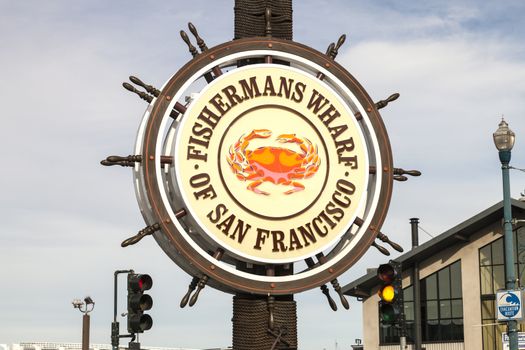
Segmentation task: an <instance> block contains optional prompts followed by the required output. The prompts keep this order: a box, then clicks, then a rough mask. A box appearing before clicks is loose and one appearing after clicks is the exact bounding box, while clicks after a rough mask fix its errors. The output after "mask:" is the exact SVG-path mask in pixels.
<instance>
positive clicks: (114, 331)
mask: <svg viewBox="0 0 525 350" xmlns="http://www.w3.org/2000/svg"><path fill="white" fill-rule="evenodd" d="M121 273H133V270H117V271H115V273H114V279H113V322H112V323H111V348H112V349H113V350H118V347H119V338H120V334H119V333H120V327H119V323H118V322H117V295H118V294H117V282H118V279H117V277H118V275H119V274H121Z"/></svg>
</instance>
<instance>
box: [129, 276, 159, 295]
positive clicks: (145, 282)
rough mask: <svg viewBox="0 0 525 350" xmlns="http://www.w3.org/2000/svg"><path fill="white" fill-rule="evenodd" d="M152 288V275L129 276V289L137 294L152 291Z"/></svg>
mask: <svg viewBox="0 0 525 350" xmlns="http://www.w3.org/2000/svg"><path fill="white" fill-rule="evenodd" d="M152 286H153V280H152V279H151V277H150V275H139V274H135V275H129V280H128V287H129V288H130V289H131V290H133V291H135V292H138V291H145V290H148V289H151V287H152Z"/></svg>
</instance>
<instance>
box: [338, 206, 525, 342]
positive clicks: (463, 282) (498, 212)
mask: <svg viewBox="0 0 525 350" xmlns="http://www.w3.org/2000/svg"><path fill="white" fill-rule="evenodd" d="M512 215H513V216H512V217H513V218H514V219H517V222H515V223H514V225H513V234H514V242H515V262H516V278H517V279H518V281H519V283H518V285H519V286H525V220H524V219H525V202H524V201H517V200H512ZM502 219H503V203H502V202H500V203H497V204H495V205H493V206H492V207H490V208H488V209H486V210H484V211H483V212H481V213H479V214H478V215H476V216H474V217H472V218H470V219H468V220H466V221H465V222H463V223H461V224H459V225H457V226H455V227H453V228H451V229H450V230H448V231H446V232H444V233H442V234H440V235H439V236H437V237H435V238H433V239H431V240H430V241H428V242H425V243H424V244H422V245H420V246H418V247H413V249H412V250H410V251H409V252H407V253H405V254H403V255H401V256H399V257H398V258H396V259H394V260H395V261H397V262H400V263H401V264H402V270H403V273H402V276H403V296H404V311H405V315H406V320H407V321H406V324H407V343H408V344H409V345H408V349H413V348H414V346H413V343H414V334H415V333H414V332H415V323H414V311H415V310H414V309H415V308H414V304H415V303H414V286H413V281H414V279H413V277H412V275H413V272H414V269H416V271H417V270H419V281H420V283H419V285H420V300H421V308H420V312H421V336H422V344H423V348H426V349H427V350H438V349H439V350H441V349H447V350H456V349H466V350H481V349H483V350H497V349H503V344H502V333H503V332H505V331H506V326H505V324H499V323H498V322H497V320H496V316H495V293H496V291H497V290H499V289H504V288H505V269H504V240H503V227H502ZM521 220H523V221H521ZM380 282H381V281H379V279H378V278H377V276H376V269H371V270H369V272H368V273H367V274H366V275H365V276H362V277H361V278H359V279H357V280H355V281H353V282H351V283H350V284H348V285H346V286H345V287H344V288H343V291H344V293H345V294H347V295H350V296H354V297H357V298H358V299H359V300H361V301H362V302H363V332H364V334H363V344H364V349H381V350H389V349H399V336H398V330H397V328H396V327H393V326H391V325H385V324H382V322H381V321H380V319H379V309H378V303H379V297H378V296H377V295H376V294H377V291H378V289H379V287H380ZM519 328H520V331H525V325H524V324H520V325H519Z"/></svg>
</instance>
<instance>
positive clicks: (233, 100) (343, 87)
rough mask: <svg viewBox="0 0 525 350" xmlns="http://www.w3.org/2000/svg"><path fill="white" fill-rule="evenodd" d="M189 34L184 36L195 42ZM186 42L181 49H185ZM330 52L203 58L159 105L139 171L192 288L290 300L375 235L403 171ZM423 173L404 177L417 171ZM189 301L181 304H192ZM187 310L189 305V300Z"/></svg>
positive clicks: (262, 50)
mask: <svg viewBox="0 0 525 350" xmlns="http://www.w3.org/2000/svg"><path fill="white" fill-rule="evenodd" d="M186 39H187V37H186ZM186 39H185V40H186ZM343 39H344V37H342V38H341V39H340V40H339V42H338V44H337V45H335V46H334V45H333V44H332V45H331V46H330V47H329V50H328V52H327V54H323V53H320V52H318V51H316V50H314V49H312V48H309V47H307V46H304V45H301V44H297V43H295V42H293V41H288V40H279V39H273V38H270V37H268V38H247V39H240V40H235V41H232V42H227V43H224V44H222V45H219V46H216V47H214V48H211V49H207V48H206V47H205V45H204V50H203V52H202V53H201V54H196V52H195V51H194V50H195V49H194V48H193V47H190V51H192V50H193V51H192V52H193V53H194V54H195V57H194V59H193V60H191V61H190V62H188V63H187V64H186V65H185V66H183V67H182V68H181V69H180V70H179V71H178V72H177V73H176V74H175V75H173V76H172V77H171V78H169V79H168V81H167V82H166V84H165V85H164V86H163V88H162V89H161V90H157V89H155V88H153V87H152V86H150V85H146V84H144V83H143V82H142V81H140V80H139V79H137V78H135V77H132V78H131V80H132V81H133V82H134V83H136V84H138V85H140V86H142V87H143V88H145V89H146V91H147V92H148V93H149V94H147V93H145V92H139V91H138V90H136V89H135V88H134V87H132V86H131V85H129V84H125V87H126V88H127V89H129V90H132V91H134V92H137V93H138V94H139V95H140V96H141V97H142V98H144V99H146V100H148V101H149V102H150V104H149V106H148V108H147V110H146V113H145V114H144V117H143V120H142V123H141V125H140V127H139V132H138V137H137V142H136V146H135V155H133V156H129V157H108V158H107V159H106V160H105V161H104V163H105V164H106V165H112V164H120V165H132V166H133V167H134V168H133V169H134V176H135V181H134V183H135V187H136V193H137V198H138V201H139V205H140V207H141V211H142V214H143V216H144V219H145V220H146V222H147V224H148V227H146V228H145V229H144V230H142V231H140V232H139V234H138V235H136V236H134V237H131V238H130V239H128V240H126V241H124V242H123V246H127V245H129V244H133V243H136V242H138V241H139V240H140V239H141V238H142V237H144V236H146V235H148V234H153V236H154V237H155V239H156V240H157V242H158V244H159V245H160V246H161V247H162V249H163V250H164V252H165V253H166V254H168V255H169V256H170V257H171V258H172V259H173V260H174V261H175V262H176V263H177V264H178V265H179V266H180V267H182V268H183V269H184V270H185V271H186V272H188V273H189V274H191V275H192V276H193V277H194V279H193V282H192V284H190V292H191V291H192V290H193V289H195V288H197V291H196V292H195V294H194V297H193V298H192V299H194V300H193V302H194V301H195V300H196V295H198V293H199V292H200V290H201V289H202V288H203V287H204V285H206V284H208V285H211V286H212V287H215V288H218V289H220V290H223V291H227V292H238V291H242V292H248V293H254V294H263V295H268V294H270V295H279V294H290V293H296V292H301V291H304V290H308V289H311V288H314V287H319V286H323V292H324V291H325V289H326V287H324V284H325V283H326V282H329V281H331V282H332V284H333V285H334V286H335V287H336V290H337V291H338V292H340V286H339V284H338V282H337V279H336V278H337V277H338V276H339V275H340V274H342V273H343V272H345V271H346V270H348V269H349V268H350V267H351V266H352V265H353V264H354V263H355V262H356V261H357V260H358V259H359V258H360V257H361V256H362V255H363V254H364V253H365V252H366V251H367V249H368V248H369V247H370V246H371V245H374V246H376V247H378V248H379V249H380V250H381V251H383V252H386V249H385V248H384V247H383V246H380V245H378V244H376V243H375V240H376V239H380V240H382V241H383V242H386V243H388V244H390V245H391V246H393V247H394V248H395V249H398V250H399V249H401V248H400V247H399V246H398V245H396V244H395V243H393V242H390V240H389V239H388V238H387V237H386V236H385V235H383V234H382V233H380V232H379V229H380V227H381V225H382V223H383V221H384V219H385V216H386V213H387V210H388V205H389V201H390V196H391V191H392V183H393V179H394V178H396V177H397V178H398V179H400V180H403V179H406V178H405V177H404V176H403V174H406V172H405V171H404V170H402V169H394V168H393V166H392V155H391V150H390V144H389V140H388V136H387V133H386V130H385V127H384V125H383V122H382V120H381V117H380V115H379V112H378V108H381V107H384V106H386V104H388V102H390V101H392V100H394V99H395V98H397V96H398V95H397V94H395V95H393V96H391V97H390V98H389V99H387V100H384V101H379V102H378V103H374V102H373V101H372V100H371V99H370V97H369V96H368V94H367V93H366V91H365V90H364V89H363V87H362V86H361V85H360V84H359V83H358V82H357V81H356V80H355V79H354V78H353V77H352V76H351V75H350V74H349V73H348V72H347V71H346V70H345V69H344V68H343V67H342V66H340V65H339V64H337V63H336V62H335V61H334V57H335V54H336V52H337V48H338V47H339V46H340V45H341V44H342V42H343ZM416 173H417V172H409V173H408V174H411V175H417V174H416ZM188 296H189V294H188V295H187V296H186V297H185V298H184V299H183V302H182V304H185V303H186V302H187V301H188ZM190 304H191V302H190Z"/></svg>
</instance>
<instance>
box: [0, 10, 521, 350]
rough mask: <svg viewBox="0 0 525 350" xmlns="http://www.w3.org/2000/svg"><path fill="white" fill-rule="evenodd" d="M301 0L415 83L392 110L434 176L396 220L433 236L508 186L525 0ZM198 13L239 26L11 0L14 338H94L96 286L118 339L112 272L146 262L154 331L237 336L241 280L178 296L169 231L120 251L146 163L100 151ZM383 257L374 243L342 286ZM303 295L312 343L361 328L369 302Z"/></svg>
mask: <svg viewBox="0 0 525 350" xmlns="http://www.w3.org/2000/svg"><path fill="white" fill-rule="evenodd" d="M293 10H294V14H293V16H294V17H293V18H294V40H295V41H297V42H300V43H303V44H306V45H308V46H311V47H313V48H315V49H318V50H319V51H322V52H324V51H325V49H326V47H327V45H328V44H329V43H330V42H332V41H336V40H337V38H338V37H339V35H340V34H342V33H346V34H347V41H346V43H345V44H344V46H343V47H342V48H341V50H340V53H339V56H338V57H337V61H338V62H339V63H341V64H342V65H343V66H345V67H346V68H347V69H348V71H349V72H350V73H351V74H352V75H354V76H355V77H356V78H357V79H358V80H359V81H360V83H361V84H362V85H363V86H364V87H365V88H366V90H367V91H368V93H369V94H370V95H371V96H372V98H373V99H374V100H380V99H384V98H385V97H387V96H389V95H390V94H392V93H394V92H399V93H400V94H401V97H400V98H399V99H398V100H397V101H395V102H393V103H391V104H390V105H389V106H388V107H387V108H385V109H383V110H381V114H382V117H383V119H384V122H385V125H386V128H387V130H388V133H389V137H390V141H391V145H392V151H393V155H394V165H395V166H396V167H401V168H405V169H418V170H420V171H421V172H422V173H423V175H422V176H421V177H419V178H411V179H409V181H407V182H405V183H399V182H396V183H395V186H394V193H393V197H392V202H391V206H390V211H389V214H388V217H387V219H386V222H385V224H384V225H383V228H382V231H383V232H385V233H387V234H388V235H389V236H390V237H391V238H392V239H393V240H395V241H398V242H400V243H401V244H402V245H403V246H404V247H405V248H409V247H410V226H409V219H410V218H412V217H418V218H420V220H421V223H420V225H421V228H422V229H424V230H425V231H426V232H428V233H429V234H430V235H432V236H436V235H438V234H440V233H442V232H444V231H446V230H447V229H449V228H451V227H453V226H455V225H457V224H459V223H461V222H463V221H464V220H467V219H469V218H470V217H471V216H473V215H475V214H477V213H479V212H481V211H483V210H484V209H486V208H488V207H489V206H491V205H493V204H495V203H497V202H498V201H500V200H501V198H502V191H501V186H502V185H501V171H500V163H499V160H498V156H497V151H496V149H495V147H494V145H493V141H492V133H493V132H494V131H495V130H496V129H497V127H498V123H499V121H500V120H501V115H504V116H505V119H506V120H507V122H508V123H509V125H510V127H511V129H513V130H514V132H515V133H516V144H515V147H514V150H513V153H512V157H513V158H512V161H511V165H512V166H514V167H516V168H525V149H524V148H525V147H524V145H525V140H524V139H525V83H524V82H525V35H524V34H525V33H524V32H525V16H523V13H524V11H525V3H523V2H522V1H519V0H516V1H513V0H504V1H499V2H493V1H474V0H472V1H468V0H458V1H447V0H445V1H417V2H406V1H379V0H373V1H366V2H363V1H349V0H331V1H328V0H316V1H314V0H301V1H295V3H294V7H293ZM188 21H191V22H193V23H194V24H195V25H196V26H197V28H198V29H199V33H200V34H201V36H202V37H203V38H204V39H205V40H206V42H207V44H208V46H210V47H211V46H214V45H218V44H221V43H223V42H226V41H229V40H231V39H232V37H233V1H231V0H228V1H226V0H216V1H209V0H208V1H205V0H193V1H184V2H183V1H169V2H168V1H163V2H160V1H152V0H141V1H134V0H126V1H124V0H115V1H106V0H90V1H78V0H70V1H66V0H50V1H46V2H42V1H37V0H27V1H8V0H0V77H1V79H0V102H1V105H2V106H3V111H2V112H1V113H0V118H1V120H2V127H1V129H0V130H1V135H2V137H1V138H0V147H1V149H2V160H3V161H4V166H3V167H2V169H3V171H2V175H1V178H2V181H1V182H0V186H1V196H0V218H1V222H2V228H1V229H0V272H1V276H2V282H3V285H2V288H1V289H0V343H7V344H10V343H17V342H22V341H55V342H80V341H81V315H80V313H79V312H78V311H77V310H74V309H73V307H72V305H71V301H72V300H73V299H74V298H83V297H84V296H86V295H90V296H91V297H92V298H93V299H94V300H95V303H96V304H95V309H94V311H93V312H92V314H91V315H92V316H91V322H92V324H91V327H92V329H91V342H92V343H106V344H107V343H109V342H110V324H111V321H112V312H113V271H114V270H117V269H129V268H133V269H134V270H135V271H137V272H141V273H148V274H150V275H151V276H152V277H153V280H154V286H153V289H152V290H151V295H152V296H153V299H154V307H153V309H152V310H151V313H150V314H151V315H152V317H153V319H154V326H153V328H152V329H151V330H150V331H148V332H147V333H146V334H144V335H143V336H142V337H141V343H142V344H144V345H150V346H167V347H189V348H210V347H218V346H229V345H231V321H230V320H231V316H232V302H231V295H228V294H223V293H221V292H218V291H215V290H213V289H212V288H206V289H205V290H204V291H203V292H202V293H201V296H200V298H199V302H198V303H197V305H196V306H194V307H193V308H185V309H180V308H179V306H178V303H179V301H180V298H181V297H182V295H184V293H185V292H186V290H187V286H188V284H189V282H190V280H191V278H190V277H189V276H187V275H186V274H185V273H183V272H182V271H181V270H180V269H179V268H178V267H177V266H176V265H175V264H174V263H173V262H172V261H171V260H170V259H169V258H168V257H167V256H166V255H164V253H163V252H162V251H161V249H160V248H159V247H158V246H157V244H156V243H155V241H154V240H153V239H145V240H143V242H141V243H140V244H138V245H135V246H132V247H128V248H125V249H123V248H120V242H121V241H122V240H123V239H125V238H127V237H129V236H132V235H134V234H135V233H136V232H137V231H138V230H140V229H141V228H143V227H144V226H145V224H144V222H143V220H142V217H141V215H140V211H139V208H138V205H137V203H136V200H135V195H134V190H133V184H132V174H131V170H130V169H125V168H120V167H119V168H117V167H110V168H105V167H102V166H101V165H100V164H99V161H100V160H101V159H103V158H105V157H106V156H108V155H112V154H117V155H128V154H132V149H133V146H134V142H135V136H136V132H137V128H138V125H139V121H140V119H141V116H142V113H143V112H144V109H145V108H146V105H145V103H143V101H141V100H140V99H139V98H137V97H136V96H135V95H133V94H131V93H129V92H127V91H125V90H124V89H123V88H122V87H121V83H122V82H123V81H125V80H127V77H128V76H129V75H137V76H138V77H140V78H141V79H142V80H144V81H146V82H148V83H151V84H153V85H156V86H161V85H162V84H163V83H164V82H165V81H166V80H167V79H168V78H169V77H171V76H172V75H173V74H174V73H175V72H176V71H177V70H178V69H179V68H180V67H182V65H183V64H185V63H186V62H187V61H188V60H189V59H190V58H191V56H190V54H189V53H188V52H187V48H186V46H185V44H184V43H183V42H182V40H181V39H180V37H179V30H180V29H185V28H186V23H187V22H188ZM524 191H525V173H524V172H520V171H516V170H514V171H512V172H511V195H512V197H514V198H519V197H520V192H524ZM428 239H430V236H429V235H427V234H426V233H422V235H421V238H420V240H421V242H424V241H426V240H428ZM396 254H397V253H396ZM396 254H393V255H392V256H391V257H395V256H396ZM386 260H387V258H386V257H384V256H382V255H381V254H379V253H378V252H376V251H375V250H374V249H373V248H372V249H371V250H369V251H368V252H367V253H366V254H365V255H364V257H363V258H362V259H361V260H360V261H359V262H358V263H357V264H356V265H354V266H353V267H352V268H351V269H350V270H349V271H348V272H347V273H346V274H344V275H343V276H342V277H341V278H340V279H339V280H340V283H341V284H343V285H344V284H347V283H349V282H351V281H352V280H354V279H356V278H358V277H360V276H362V275H363V274H365V273H366V269H367V268H370V267H377V265H378V264H380V263H383V262H385V261H386ZM119 282H120V293H119V298H120V299H119V301H120V302H119V305H118V310H119V313H120V312H123V311H124V310H125V303H124V297H125V293H124V289H125V287H124V284H125V283H124V279H122V280H120V281H119ZM295 299H296V300H297V304H298V332H299V346H300V348H301V349H304V350H314V349H327V350H328V349H335V348H337V349H350V344H353V343H354V340H355V339H356V338H360V337H361V336H362V325H361V319H362V310H361V305H360V302H357V301H356V300H351V308H350V310H349V311H346V310H340V311H337V312H333V311H331V309H330V308H329V306H328V305H327V303H326V300H325V298H324V296H323V295H322V294H321V293H320V291H319V290H318V289H315V290H311V291H307V292H303V293H301V294H298V295H296V297H295ZM340 309H342V308H340ZM119 319H120V321H121V323H122V324H124V323H125V319H124V318H119ZM123 332H124V327H122V333H123ZM202 334H206V336H202Z"/></svg>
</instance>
